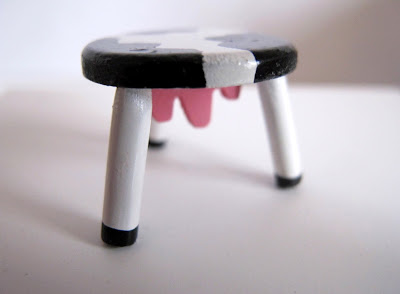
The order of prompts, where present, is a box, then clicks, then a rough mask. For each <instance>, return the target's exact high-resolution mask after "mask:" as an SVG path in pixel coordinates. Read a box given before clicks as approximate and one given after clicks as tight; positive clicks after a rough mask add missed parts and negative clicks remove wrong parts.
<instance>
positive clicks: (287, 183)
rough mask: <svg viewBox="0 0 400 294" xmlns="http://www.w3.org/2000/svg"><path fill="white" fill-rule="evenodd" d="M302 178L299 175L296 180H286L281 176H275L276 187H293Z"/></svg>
mask: <svg viewBox="0 0 400 294" xmlns="http://www.w3.org/2000/svg"><path fill="white" fill-rule="evenodd" d="M302 177H303V176H302V175H300V176H298V177H297V178H293V179H287V178H283V177H281V176H278V175H275V179H276V184H277V185H278V187H279V188H291V187H294V186H296V185H297V184H299V183H300V182H301V179H302Z"/></svg>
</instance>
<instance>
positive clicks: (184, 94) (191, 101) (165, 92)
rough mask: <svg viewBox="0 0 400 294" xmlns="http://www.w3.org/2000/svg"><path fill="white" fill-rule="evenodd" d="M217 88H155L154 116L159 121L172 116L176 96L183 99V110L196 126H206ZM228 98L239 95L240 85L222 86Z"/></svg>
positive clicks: (222, 90) (153, 94)
mask: <svg viewBox="0 0 400 294" xmlns="http://www.w3.org/2000/svg"><path fill="white" fill-rule="evenodd" d="M214 90H215V89H212V88H201V89H153V90H152V96H153V117H154V119H155V120H156V121H158V122H164V121H168V120H170V119H171V118H172V110H173V104H174V100H175V98H177V97H178V98H179V100H180V101H181V104H182V107H183V111H184V112H185V114H186V116H187V118H188V120H189V122H190V123H191V124H192V125H193V126H195V127H205V126H206V125H208V123H209V122H210V119H211V103H212V93H213V91H214ZM221 92H222V95H223V96H224V97H226V98H227V99H237V98H238V97H239V92H240V86H236V87H226V88H221Z"/></svg>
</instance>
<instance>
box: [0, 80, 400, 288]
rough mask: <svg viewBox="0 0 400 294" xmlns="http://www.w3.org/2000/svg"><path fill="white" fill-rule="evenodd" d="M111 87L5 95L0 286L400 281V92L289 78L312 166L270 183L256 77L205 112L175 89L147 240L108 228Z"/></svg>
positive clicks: (147, 203) (150, 164) (150, 191)
mask: <svg viewBox="0 0 400 294" xmlns="http://www.w3.org/2000/svg"><path fill="white" fill-rule="evenodd" d="M112 92H113V89H112V88H109V87H103V86H99V85H94V84H90V83H89V82H82V85H80V86H76V87H74V86H73V85H65V86H64V87H59V88H58V89H57V88H56V87H52V88H46V87H40V86H37V87H36V89H33V88H32V89H30V88H25V89H22V90H21V89H20V90H12V89H11V90H10V91H8V92H7V91H6V92H5V93H3V94H2V95H1V96H0V293H1V294H3V293H4V294H6V293H7V294H12V293H41V294H43V293H58V294H62V293H107V294H110V293H135V294H136V293H138V294H139V293H152V294H154V293H174V294H177V293H185V294H186V293H191V294H193V293H230V294H231V293H298V294H299V293H307V294H309V293H352V294H354V293H363V294H365V293H398V292H399V290H400V279H399V276H400V230H399V225H400V181H399V178H400V177H399V176H400V173H399V166H400V152H399V151H400V132H399V127H400V115H399V114H400V92H399V89H395V88H384V87H355V86H354V87H332V86H331V87H322V86H321V87H309V86H295V87H292V91H291V92H292V101H293V108H294V109H293V110H294V114H295V120H296V122H297V127H298V136H299V141H300V146H301V151H302V159H303V162H304V167H305V173H304V181H303V182H302V183H301V184H300V185H299V186H298V187H297V188H295V189H291V190H278V189H276V188H275V187H274V182H273V175H272V166H271V158H270V154H269V147H268V144H267V140H266V134H265V129H264V126H263V120H262V116H261V109H260V105H259V101H258V99H257V95H256V91H255V88H254V87H247V88H245V89H244V91H243V92H242V95H241V97H240V99H239V100H238V101H227V100H226V99H223V98H221V97H220V95H219V93H217V92H216V94H215V96H214V97H215V99H214V105H213V106H214V109H213V117H212V121H211V125H210V126H209V127H208V128H206V129H201V130H196V129H193V128H192V127H191V126H190V125H189V124H188V123H187V122H186V121H185V117H184V116H183V114H182V111H181V110H180V109H179V107H178V105H175V106H176V108H175V114H174V120H173V122H172V123H171V124H170V131H171V136H170V137H171V139H170V142H169V143H168V145H167V147H166V148H165V149H163V150H159V151H150V152H149V154H148V161H147V167H146V178H145V186H144V191H143V193H144V195H143V206H142V217H141V223H140V230H139V238H138V242H137V243H136V244H135V245H134V246H132V247H127V248H110V247H107V246H105V245H103V243H102V241H101V240H100V235H99V234H100V225H101V210H102V201H103V199H102V198H103V187H104V176H105V166H106V152H107V144H108V132H109V123H110V118H111V104H112V95H113V94H112Z"/></svg>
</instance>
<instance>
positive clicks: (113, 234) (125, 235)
mask: <svg viewBox="0 0 400 294" xmlns="http://www.w3.org/2000/svg"><path fill="white" fill-rule="evenodd" d="M138 231H139V226H137V227H136V228H135V229H133V230H131V231H121V230H117V229H113V228H110V227H107V226H106V225H105V224H103V223H102V224H101V239H103V241H104V243H107V244H109V245H112V246H119V247H123V246H129V245H132V244H133V243H135V241H136V238H137V235H138Z"/></svg>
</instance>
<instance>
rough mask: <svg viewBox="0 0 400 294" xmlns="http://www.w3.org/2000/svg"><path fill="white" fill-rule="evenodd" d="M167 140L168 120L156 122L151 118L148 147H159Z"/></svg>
mask: <svg viewBox="0 0 400 294" xmlns="http://www.w3.org/2000/svg"><path fill="white" fill-rule="evenodd" d="M167 140H168V122H162V123H160V122H158V121H156V120H155V119H154V118H152V119H151V127H150V140H149V147H154V148H159V147H162V146H164V144H165V143H166V142H167Z"/></svg>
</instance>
